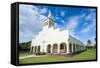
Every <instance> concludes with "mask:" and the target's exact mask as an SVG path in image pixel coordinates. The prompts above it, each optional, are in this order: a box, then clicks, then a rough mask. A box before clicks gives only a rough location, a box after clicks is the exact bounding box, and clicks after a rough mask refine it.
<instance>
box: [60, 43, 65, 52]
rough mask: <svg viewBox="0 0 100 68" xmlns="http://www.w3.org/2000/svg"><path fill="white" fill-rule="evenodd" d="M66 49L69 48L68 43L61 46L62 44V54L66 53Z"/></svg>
mask: <svg viewBox="0 0 100 68" xmlns="http://www.w3.org/2000/svg"><path fill="white" fill-rule="evenodd" d="M66 47H67V45H66V43H61V44H60V52H61V53H65V52H66V50H67V48H66Z"/></svg>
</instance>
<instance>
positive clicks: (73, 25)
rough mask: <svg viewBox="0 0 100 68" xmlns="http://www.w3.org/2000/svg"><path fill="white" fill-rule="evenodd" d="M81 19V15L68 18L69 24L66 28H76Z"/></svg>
mask: <svg viewBox="0 0 100 68" xmlns="http://www.w3.org/2000/svg"><path fill="white" fill-rule="evenodd" d="M79 19H80V16H72V17H70V18H69V20H68V24H67V25H66V28H67V29H69V30H75V28H76V27H77V26H78V24H79Z"/></svg>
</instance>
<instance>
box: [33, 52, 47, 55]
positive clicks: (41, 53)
mask: <svg viewBox="0 0 100 68" xmlns="http://www.w3.org/2000/svg"><path fill="white" fill-rule="evenodd" d="M35 54H36V55H46V53H45V52H37V53H35Z"/></svg>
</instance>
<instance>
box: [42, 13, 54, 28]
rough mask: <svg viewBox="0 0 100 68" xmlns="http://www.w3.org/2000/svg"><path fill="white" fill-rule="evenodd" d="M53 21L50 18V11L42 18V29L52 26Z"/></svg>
mask: <svg viewBox="0 0 100 68" xmlns="http://www.w3.org/2000/svg"><path fill="white" fill-rule="evenodd" d="M54 24H55V22H54V21H53V20H52V18H51V12H49V15H48V17H47V18H46V19H45V20H44V23H43V29H45V28H46V29H48V28H54Z"/></svg>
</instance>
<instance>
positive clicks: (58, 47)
mask: <svg viewBox="0 0 100 68" xmlns="http://www.w3.org/2000/svg"><path fill="white" fill-rule="evenodd" d="M58 53H60V44H58Z"/></svg>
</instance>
